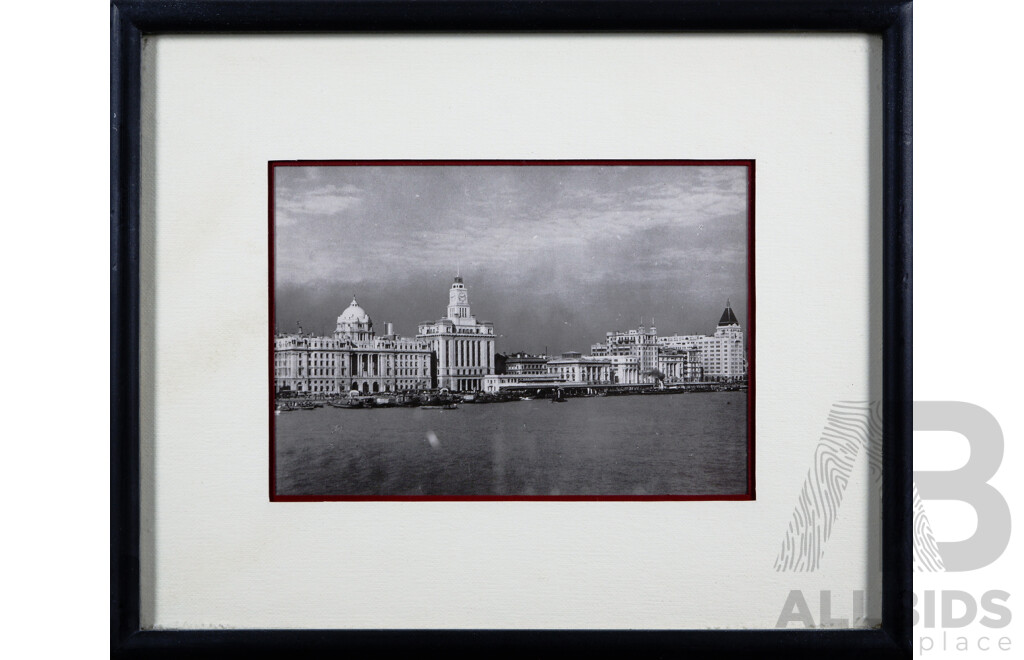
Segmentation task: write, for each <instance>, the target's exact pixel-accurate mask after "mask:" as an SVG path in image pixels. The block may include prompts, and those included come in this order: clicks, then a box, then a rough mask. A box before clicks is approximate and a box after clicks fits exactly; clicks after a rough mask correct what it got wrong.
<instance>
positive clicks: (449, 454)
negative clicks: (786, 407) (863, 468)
mask: <svg viewBox="0 0 1024 660" xmlns="http://www.w3.org/2000/svg"><path fill="white" fill-rule="evenodd" d="M746 407H747V393H746V392H703V393H689V394H673V395H665V396H609V397H592V398H578V399H569V400H568V401H567V402H565V403H557V404H553V403H551V402H550V401H548V400H546V399H538V400H534V401H514V402H509V403H492V404H482V405H472V404H462V405H460V406H459V408H458V409H457V410H422V409H419V408H381V409H370V410H363V409H339V408H331V407H329V406H328V407H324V408H318V409H315V410H299V411H295V412H289V413H283V414H281V415H277V416H276V418H275V424H276V434H277V436H276V447H275V449H276V481H277V493H278V494H279V495H312V496H331V495H334V496H338V495H360V496H389V495H435V496H436V495H477V496H485V497H486V496H508V495H514V496H524V495H525V496H530V495H534V496H536V495H547V496H551V495H554V496H581V495H592V496H630V495H741V494H743V493H745V492H746V490H747V421H746V420H747V410H746Z"/></svg>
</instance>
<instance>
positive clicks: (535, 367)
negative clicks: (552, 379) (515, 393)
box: [505, 353, 548, 376]
mask: <svg viewBox="0 0 1024 660" xmlns="http://www.w3.org/2000/svg"><path fill="white" fill-rule="evenodd" d="M547 365H548V356H547V355H530V354H529V353H513V354H511V355H507V356H505V373H506V374H508V375H510V376H541V375H543V374H546V373H547Z"/></svg>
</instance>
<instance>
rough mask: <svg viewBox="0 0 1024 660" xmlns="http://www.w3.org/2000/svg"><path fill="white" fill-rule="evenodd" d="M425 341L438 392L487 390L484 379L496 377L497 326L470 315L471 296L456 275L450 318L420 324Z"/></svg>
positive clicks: (422, 338)
mask: <svg viewBox="0 0 1024 660" xmlns="http://www.w3.org/2000/svg"><path fill="white" fill-rule="evenodd" d="M416 337H417V338H418V339H420V340H421V341H424V342H427V343H428V344H429V345H430V347H431V350H432V351H433V352H434V361H435V364H436V369H435V370H434V372H433V373H435V374H436V375H437V381H436V382H435V383H433V385H434V386H436V387H438V388H448V389H449V390H451V391H452V392H477V391H481V390H483V386H484V377H485V376H489V375H491V374H493V373H494V339H495V337H494V324H493V323H491V322H490V321H478V320H476V317H474V316H473V314H472V313H470V311H469V292H468V291H466V285H465V284H464V283H463V282H462V275H458V274H457V275H456V276H455V281H454V282H452V287H451V289H449V290H448V315H447V316H445V317H444V318H443V319H438V320H437V321H425V322H423V323H421V324H420V331H419V334H417V335H416Z"/></svg>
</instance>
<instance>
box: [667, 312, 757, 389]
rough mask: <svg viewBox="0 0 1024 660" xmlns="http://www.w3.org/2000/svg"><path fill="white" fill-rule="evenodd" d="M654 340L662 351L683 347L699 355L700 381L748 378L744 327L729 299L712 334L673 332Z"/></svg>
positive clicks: (682, 348)
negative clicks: (670, 334)
mask: <svg viewBox="0 0 1024 660" xmlns="http://www.w3.org/2000/svg"><path fill="white" fill-rule="evenodd" d="M657 341H658V345H659V347H661V349H662V350H664V349H677V350H685V351H688V352H690V353H692V354H693V355H694V356H695V357H696V356H699V360H700V367H702V368H703V372H704V373H703V376H702V378H701V380H709V381H734V380H743V379H745V378H746V377H747V358H746V350H745V348H744V345H743V329H742V328H741V327H740V323H739V320H738V319H737V318H736V314H735V313H733V311H732V305H731V304H730V303H729V302H728V301H727V302H726V304H725V311H723V312H722V317H721V318H720V319H719V321H718V326H717V327H716V328H715V334H714V335H710V336H709V335H672V336H668V337H659V338H658V340H657Z"/></svg>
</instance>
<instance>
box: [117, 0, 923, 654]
mask: <svg viewBox="0 0 1024 660" xmlns="http://www.w3.org/2000/svg"><path fill="white" fill-rule="evenodd" d="M911 22H912V3H911V2H909V1H907V0H877V1H870V0H850V1H846V0H835V1H829V0H693V1H686V0H634V1H630V0H590V1H587V0H549V1H547V2H545V1H542V0H351V1H347V2H345V1H342V2H336V1H330V0H257V1H232V0H208V1H197V0H188V1H146V0H135V1H133V0H114V1H113V2H112V4H111V24H110V34H111V62H110V66H111V109H110V122H111V124H110V127H111V144H110V156H111V176H110V186H111V187H110V195H111V198H110V202H111V209H110V210H111V244H110V247H111V270H110V285H111V292H110V295H111V298H110V303H111V305H110V307H111V337H110V341H111V361H110V370H111V374H110V375H111V410H110V414H111V435H110V460H111V502H110V506H111V512H110V515H111V538H110V544H111V554H110V575H111V585H110V586H111V593H110V595H111V602H110V614H111V618H110V634H111V637H110V641H111V652H112V655H115V656H118V657H137V656H187V657H196V656H208V657H213V656H217V657H220V656H222V655H223V654H225V653H227V652H232V651H235V652H245V653H254V652H255V653H269V654H285V653H287V654H289V655H290V654H292V653H294V654H300V655H301V656H302V657H307V656H328V655H330V656H335V657H337V655H338V654H339V653H355V654H359V655H369V654H374V655H376V654H379V653H385V652H388V653H417V654H419V655H422V654H430V655H435V654H436V655H442V654H443V655H445V656H451V655H453V654H456V655H473V656H479V655H482V654H486V655H487V656H493V655H499V654H501V655H506V654H507V655H513V654H514V655H517V656H522V655H524V654H527V655H528V656H533V655H538V654H544V655H556V654H557V655H562V654H566V653H570V652H572V653H594V652H597V653H601V652H605V653H613V654H616V655H618V654H626V653H628V654H629V655H631V656H632V655H643V656H666V655H670V654H671V655H688V656H704V655H711V654H714V655H717V656H724V657H738V656H749V657H764V656H766V655H767V656H775V655H784V656H785V657H808V658H812V657H813V658H816V657H820V656H823V655H825V654H828V655H829V656H831V657H833V658H836V657H851V658H852V657H861V656H863V655H864V654H871V655H872V657H909V656H910V654H911V639H910V635H911V629H912V626H911V598H912V573H911V571H912V568H911V521H912V517H911V470H912V467H911V465H912V463H911V429H912V415H911V403H912V314H911V304H912V270H911V243H912V241H911V237H912V232H911V228H912V225H911V209H912V197H911V167H912V143H911V137H912V130H911V127H912V113H911V110H912V101H911V86H912V85H911V50H912V48H911ZM710 30H714V31H769V32H779V31H842V32H859V33H871V34H878V35H881V37H882V39H883V55H882V58H883V80H882V84H883V106H884V109H883V115H884V118H883V131H884V136H883V177H884V183H883V200H884V201H883V203H884V220H883V241H884V246H883V255H882V261H883V319H882V320H883V333H882V341H883V346H882V350H883V370H882V376H883V404H884V409H885V416H884V421H883V437H884V445H883V469H884V478H883V501H884V502H885V506H884V507H883V523H882V535H883V540H884V543H883V566H884V570H883V578H882V588H883V597H882V625H881V626H880V627H879V628H875V629H871V630H859V631H858V630H796V629H791V630H678V631H641V630H631V631H605V630H601V631H599V630H573V631H555V630H513V631H508V630H472V631H457V630H389V631H383V630H179V631H168V630H163V631H142V630H140V628H139V604H140V593H139V531H140V527H139V524H140V523H139V440H140V436H139V310H140V308H139V222H140V217H139V187H140V178H139V163H140V144H141V140H140V137H141V136H140V95H141V94H140V90H141V79H140V75H141V74H140V62H141V43H142V37H143V36H144V35H146V34H169V33H185V32H187V33H210V32H283V31H288V32H311V31H317V32H325V31H339V32H350V33H351V32H389V31H390V32H399V31H410V32H454V31H458V32H469V31H473V32H482V31H491V32H496V31H498V32H557V31H582V32H625V31H643V32H680V31H710Z"/></svg>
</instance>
